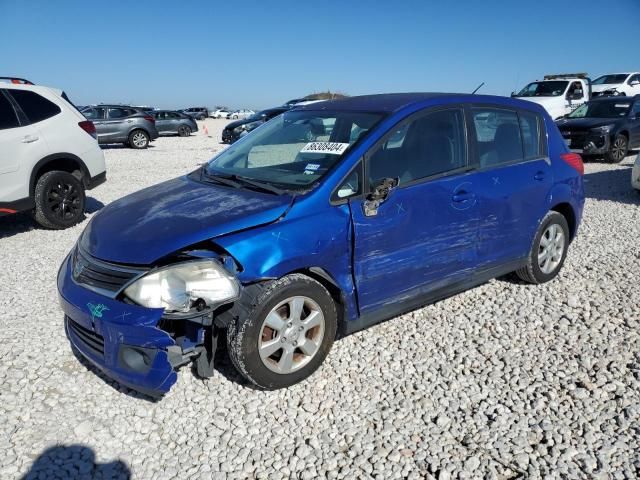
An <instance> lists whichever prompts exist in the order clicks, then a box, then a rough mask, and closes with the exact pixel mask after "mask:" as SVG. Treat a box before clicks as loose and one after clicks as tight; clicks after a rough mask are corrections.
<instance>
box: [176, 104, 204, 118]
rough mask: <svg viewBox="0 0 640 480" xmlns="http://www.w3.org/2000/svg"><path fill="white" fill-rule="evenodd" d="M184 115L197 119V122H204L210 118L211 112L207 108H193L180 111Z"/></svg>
mask: <svg viewBox="0 0 640 480" xmlns="http://www.w3.org/2000/svg"><path fill="white" fill-rule="evenodd" d="M180 111H181V112H182V113H186V114H187V115H189V116H190V117H193V118H195V119H196V120H204V119H205V118H207V117H208V116H209V110H207V109H206V108H205V107H191V108H185V109H183V110H180Z"/></svg>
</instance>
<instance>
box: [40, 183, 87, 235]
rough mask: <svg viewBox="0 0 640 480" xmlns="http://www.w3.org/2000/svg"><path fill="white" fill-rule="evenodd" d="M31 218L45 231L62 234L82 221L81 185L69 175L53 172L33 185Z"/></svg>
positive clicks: (83, 197)
mask: <svg viewBox="0 0 640 480" xmlns="http://www.w3.org/2000/svg"><path fill="white" fill-rule="evenodd" d="M34 200H35V204H36V206H35V210H34V214H33V217H34V219H35V221H36V222H38V223H39V224H40V225H42V226H43V227H45V228H50V229H53V230H61V229H63V228H68V227H71V226H73V225H75V224H76V223H79V222H81V221H82V220H83V219H84V206H85V193H84V186H83V185H82V182H81V181H80V180H78V179H77V178H76V177H75V176H73V175H72V174H71V173H69V172H62V171H59V170H54V171H52V172H47V173H45V174H44V175H42V176H41V177H40V178H39V179H38V182H37V183H36V188H35V193H34Z"/></svg>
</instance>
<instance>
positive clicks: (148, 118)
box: [144, 115, 156, 123]
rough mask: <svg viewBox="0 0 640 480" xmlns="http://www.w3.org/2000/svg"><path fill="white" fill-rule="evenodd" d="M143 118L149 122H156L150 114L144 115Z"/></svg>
mask: <svg viewBox="0 0 640 480" xmlns="http://www.w3.org/2000/svg"><path fill="white" fill-rule="evenodd" d="M144 119H145V120H147V121H149V122H151V123H156V119H155V118H153V117H152V116H151V115H145V116H144Z"/></svg>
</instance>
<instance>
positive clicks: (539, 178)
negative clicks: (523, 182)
mask: <svg viewBox="0 0 640 480" xmlns="http://www.w3.org/2000/svg"><path fill="white" fill-rule="evenodd" d="M533 178H534V179H536V180H538V181H539V182H541V181H542V180H544V172H538V173H536V174H535V175H534V176H533Z"/></svg>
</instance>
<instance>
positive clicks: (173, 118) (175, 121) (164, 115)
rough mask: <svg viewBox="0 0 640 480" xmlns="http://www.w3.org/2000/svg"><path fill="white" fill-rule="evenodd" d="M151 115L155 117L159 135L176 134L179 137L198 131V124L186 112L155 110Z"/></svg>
mask: <svg viewBox="0 0 640 480" xmlns="http://www.w3.org/2000/svg"><path fill="white" fill-rule="evenodd" d="M151 115H153V117H154V118H155V119H156V129H157V130H158V133H159V134H161V135H164V134H178V135H180V136H181V137H188V136H189V135H191V133H193V132H197V131H198V124H197V123H196V121H195V120H194V119H193V117H190V116H189V115H187V114H186V113H182V112H175V111H173V110H156V111H154V112H151Z"/></svg>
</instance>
